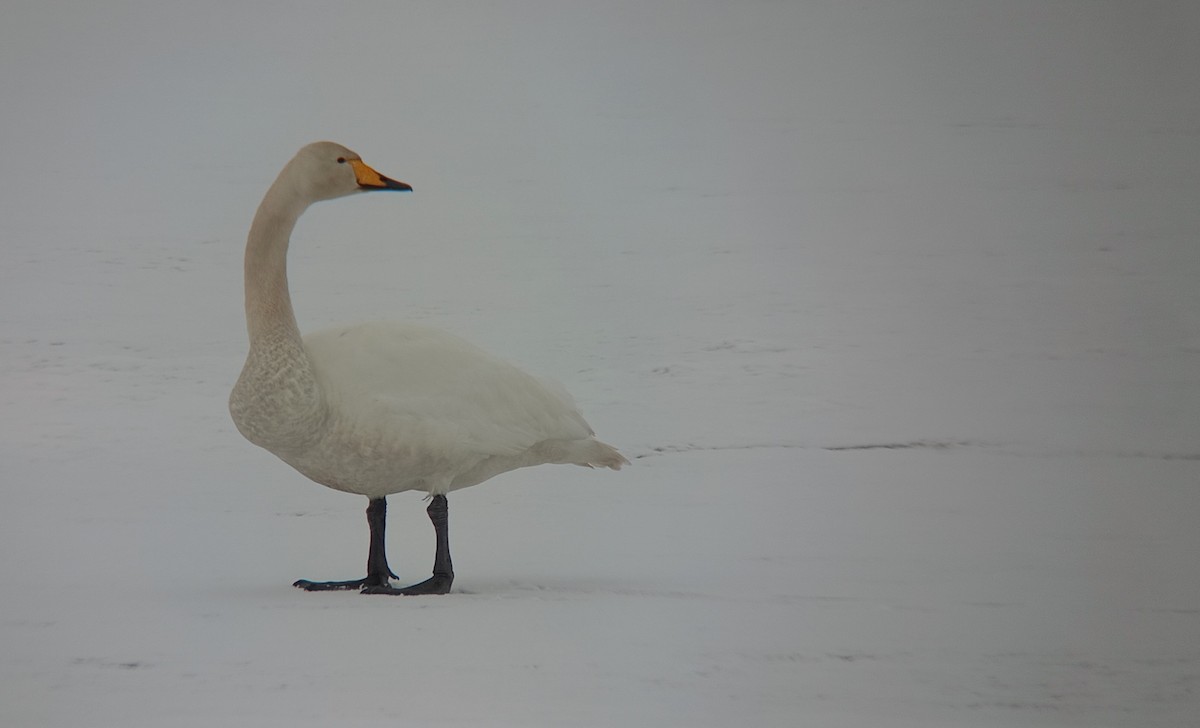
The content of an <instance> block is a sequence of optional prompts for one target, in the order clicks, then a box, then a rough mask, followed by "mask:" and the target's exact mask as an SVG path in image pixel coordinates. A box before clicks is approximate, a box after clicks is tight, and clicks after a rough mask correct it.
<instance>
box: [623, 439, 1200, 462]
mask: <svg viewBox="0 0 1200 728" xmlns="http://www.w3.org/2000/svg"><path fill="white" fill-rule="evenodd" d="M966 449H971V450H987V451H989V452H992V453H996V454H999V455H1015V456H1020V457H1049V458H1055V457H1059V458H1071V457H1079V458H1092V457H1107V458H1120V459H1134V460H1167V461H1173V460H1174V461H1190V462H1200V453H1196V452H1172V451H1163V452H1153V451H1148V450H1120V449H1111V450H1104V449H1097V450H1085V449H1080V448H1054V447H1046V448H1040V447H1037V446H1034V445H1020V444H1001V443H994V442H983V441H979V440H930V439H922V440H898V441H895V442H866V443H854V444H846V445H811V444H808V445H806V444H802V443H788V442H778V443H768V442H761V443H744V444H727V445H697V444H694V443H689V444H685V445H659V446H656V447H652V448H650V450H649V451H648V452H641V453H637V454H635V455H633V459H634V460H642V459H645V458H653V457H659V456H663V455H678V454H684V453H692V452H713V451H729V450H820V451H824V452H846V453H854V452H865V451H868V450H939V451H945V450H966Z"/></svg>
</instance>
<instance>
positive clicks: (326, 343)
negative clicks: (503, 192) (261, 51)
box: [229, 142, 628, 593]
mask: <svg viewBox="0 0 1200 728" xmlns="http://www.w3.org/2000/svg"><path fill="white" fill-rule="evenodd" d="M367 189H395V190H407V189H411V188H409V187H408V186H407V185H405V184H403V183H400V182H395V181H394V180H390V179H388V178H386V177H383V176H381V175H379V174H378V173H376V172H375V171H374V170H372V169H371V168H370V167H367V166H366V165H365V164H363V163H362V161H361V160H360V159H359V157H358V155H357V154H354V153H353V152H351V151H350V150H348V149H346V148H345V147H341V146H339V145H336V144H332V143H330V142H318V143H316V144H310V145H308V146H307V147H304V148H303V149H301V150H300V152H299V153H298V154H297V155H296V157H295V158H293V159H292V161H291V162H289V163H288V165H287V166H286V167H284V169H283V171H282V172H280V174H279V177H278V178H277V179H276V181H275V183H274V184H273V185H272V186H271V188H270V190H268V192H267V195H266V197H264V199H263V201H262V204H261V205H260V206H259V209H258V212H257V214H256V215H255V218H254V223H253V225H252V226H251V229H250V235H249V238H248V240H247V243H246V269H245V274H246V322H247V328H248V330H249V334H250V353H249V355H248V356H247V358H246V364H245V367H244V368H243V370H242V374H241V377H240V378H239V379H238V382H237V384H236V385H235V386H234V389H233V392H232V394H231V396H230V400H229V408H230V412H231V414H232V415H233V420H234V422H235V423H236V424H237V427H238V429H239V430H240V431H241V432H242V434H243V435H245V437H246V438H247V439H248V440H250V441H251V442H253V443H254V444H256V445H259V446H261V447H263V448H265V449H267V450H269V451H271V452H272V453H274V454H275V455H277V456H278V457H279V458H280V459H282V460H283V461H285V462H287V463H288V464H289V465H291V466H292V467H294V468H295V469H296V470H298V471H299V472H301V473H303V474H304V475H306V476H307V477H309V478H311V479H312V480H314V481H316V482H318V483H320V484H322V485H326V486H329V487H330V488H335V489H337V490H342V491H346V492H349V493H357V494H360V495H365V496H367V497H368V498H369V499H370V500H371V504H372V505H371V508H369V509H368V520H369V522H370V524H371V528H372V549H371V553H372V555H371V557H369V559H368V577H367V579H364V580H355V581H352V582H306V581H302V582H297V585H298V586H302V587H305V588H310V589H323V588H350V587H351V586H366V587H370V589H371V590H372V591H383V592H386V593H428V591H429V590H418V591H410V590H394V589H391V587H390V586H388V585H387V583H386V582H387V579H386V576H387V574H389V573H390V572H389V571H388V569H387V565H386V558H385V557H384V556H383V546H382V541H383V519H384V517H385V516H384V514H385V513H386V511H385V510H384V509H385V508H386V506H385V504H384V498H385V497H386V496H387V495H388V494H391V493H399V492H402V491H406V490H420V491H425V492H427V493H429V494H430V495H432V496H435V498H434V504H433V505H431V506H430V515H431V517H433V518H434V523H435V527H437V526H438V521H439V517H440V519H441V520H442V522H443V523H442V526H441V527H440V528H438V536H439V561H441V560H442V559H441V552H442V550H443V549H442V545H443V543H442V542H443V540H444V537H445V533H444V529H445V524H444V521H445V502H446V501H445V494H446V493H447V492H449V491H451V490H455V489H458V488H464V487H467V486H470V485H476V484H478V483H481V482H483V481H485V480H487V479H488V478H491V477H492V476H494V475H498V474H500V473H503V472H507V471H509V470H514V469H516V468H520V467H526V466H531V465H541V464H545V463H563V464H568V463H570V464H576V465H586V466H601V467H609V468H613V469H614V470H615V469H619V468H620V467H621V465H623V464H627V463H628V461H626V460H625V458H624V457H622V456H621V454H620V453H618V452H617V451H616V450H615V449H614V448H612V447H611V446H609V445H606V444H604V443H602V442H600V441H599V440H597V439H595V437H593V433H592V430H591V428H590V427H589V426H588V424H587V422H585V421H584V419H583V416H582V415H580V413H579V411H578V410H577V409H576V408H575V405H574V404H573V403H572V401H571V398H570V396H569V395H567V394H566V392H565V391H562V390H561V389H560V388H558V387H555V386H552V385H548V384H546V383H544V382H542V381H540V380H538V379H536V378H534V377H532V376H530V375H528V374H526V373H525V372H523V371H521V370H520V369H517V368H516V367H514V366H512V365H510V364H507V363H505V362H503V361H501V360H499V359H497V358H495V357H492V356H491V355H489V354H487V353H486V352H484V351H483V350H481V349H479V348H477V347H475V346H473V345H472V344H470V343H468V342H466V341H463V340H462V339H459V338H458V337H455V336H452V335H450V334H447V333H445V332H442V331H438V330H436V329H431V328H427V327H423V326H415V325H410V324H366V325H360V326H351V327H345V328H339V329H330V330H326V331H320V332H316V333H313V334H310V335H308V336H305V337H303V338H301V336H300V333H299V328H298V327H297V325H296V319H295V315H294V314H293V313H292V305H291V299H290V296H289V293H288V287H287V248H288V241H289V238H290V235H291V231H292V228H293V227H294V226H295V223H296V220H297V219H298V218H299V216H300V214H301V213H303V212H304V210H305V209H306V208H307V207H308V206H309V205H310V204H312V203H313V202H316V201H319V200H325V199H332V198H335V197H340V196H343V195H348V194H352V193H354V192H358V191H363V190H367ZM372 508H373V509H375V513H374V518H372V510H371V509H372ZM435 511H436V513H435ZM377 530H378V533H376V531H377ZM377 541H378V543H377ZM377 550H378V553H376V551H377ZM444 562H445V564H444V566H445V567H446V568H445V569H443V571H445V570H447V569H448V568H449V551H448V546H447V548H446V553H445V558H444ZM380 572H382V573H380ZM437 573H438V568H437V565H436V563H435V579H436V575H437ZM452 578H453V575H452V572H451V573H450V579H452ZM381 581H382V583H380V582H381ZM431 581H433V580H431ZM443 581H445V582H446V583H445V584H444V587H445V590H448V589H449V582H448V581H447V580H445V579H443ZM418 586H421V585H418ZM415 588H416V587H414V589H415Z"/></svg>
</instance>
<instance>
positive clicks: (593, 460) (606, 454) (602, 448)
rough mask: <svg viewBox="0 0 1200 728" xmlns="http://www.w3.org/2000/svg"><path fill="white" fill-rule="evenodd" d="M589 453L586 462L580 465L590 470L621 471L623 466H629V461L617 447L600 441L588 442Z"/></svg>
mask: <svg viewBox="0 0 1200 728" xmlns="http://www.w3.org/2000/svg"><path fill="white" fill-rule="evenodd" d="M588 444H589V445H590V447H589V452H588V453H587V459H586V461H585V462H582V463H579V464H580V465H586V466H588V467H589V468H612V469H613V470H620V469H621V466H622V465H628V464H629V461H628V460H626V459H625V456H624V455H622V454H621V453H620V452H618V451H617V449H616V448H615V447H613V446H612V445H609V444H607V443H603V442H600V441H599V440H596V439H592V440H589V441H588Z"/></svg>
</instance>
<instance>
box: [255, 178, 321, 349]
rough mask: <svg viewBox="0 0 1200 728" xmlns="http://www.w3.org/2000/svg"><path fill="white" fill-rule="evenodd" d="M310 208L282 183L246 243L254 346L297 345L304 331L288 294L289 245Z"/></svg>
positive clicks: (257, 217) (274, 189)
mask: <svg viewBox="0 0 1200 728" xmlns="http://www.w3.org/2000/svg"><path fill="white" fill-rule="evenodd" d="M306 207H307V205H306V204H304V203H303V202H301V201H298V200H297V199H296V198H295V196H294V195H290V194H288V190H287V186H286V185H285V184H284V183H283V181H282V180H276V182H275V184H273V185H271V189H270V190H268V191H267V195H266V197H264V198H263V201H262V204H261V205H259V206H258V212H257V213H255V215H254V222H253V223H251V225H250V235H249V237H248V238H247V240H246V261H245V266H246V267H245V275H246V328H247V329H248V331H249V333H250V346H251V348H253V347H254V346H255V345H256V344H260V343H263V342H264V341H266V340H276V341H277V340H279V339H281V338H282V339H288V340H292V341H294V342H295V343H296V344H297V345H298V344H299V342H300V329H299V327H298V326H297V325H296V314H295V313H294V312H293V311H292V298H291V295H290V294H289V293H288V280H287V253H288V241H289V240H290V239H291V235H292V229H293V228H295V227H296V220H298V219H299V218H300V215H301V214H302V213H303V212H304V210H305V208H306Z"/></svg>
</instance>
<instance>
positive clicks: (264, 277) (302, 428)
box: [229, 175, 326, 457]
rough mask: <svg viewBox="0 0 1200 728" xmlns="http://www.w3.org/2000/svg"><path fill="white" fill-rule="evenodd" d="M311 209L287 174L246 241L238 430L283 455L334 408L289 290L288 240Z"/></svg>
mask: <svg viewBox="0 0 1200 728" xmlns="http://www.w3.org/2000/svg"><path fill="white" fill-rule="evenodd" d="M307 207H308V203H307V201H305V200H304V199H303V198H302V197H300V196H299V195H297V194H295V193H294V192H293V191H292V190H291V187H290V185H289V184H288V183H287V181H286V180H285V179H284V176H283V175H281V176H280V179H279V180H276V182H275V184H274V185H272V186H271V189H270V190H268V192H267V195H266V197H264V198H263V201H262V204H261V205H259V207H258V212H257V213H256V214H255V216H254V222H253V223H252V224H251V225H250V235H249V238H248V239H247V241H246V328H247V329H248V331H249V333H250V353H249V355H248V356H247V357H246V365H245V366H244V367H243V368H242V374H241V376H240V377H239V378H238V382H237V385H235V386H234V389H233V393H232V395H231V397H230V400H229V406H230V411H231V413H232V414H233V419H234V422H235V423H236V424H237V426H238V429H239V430H241V432H242V434H243V435H245V436H246V437H247V438H248V439H249V440H250V441H251V442H254V443H256V444H258V445H261V446H263V447H265V448H267V449H269V450H271V451H272V452H275V453H276V454H277V455H280V456H281V457H282V456H284V455H285V454H286V453H289V452H302V451H303V450H304V449H305V448H306V447H309V446H310V445H311V443H312V442H313V440H314V438H316V437H319V435H320V428H321V424H322V422H323V421H324V417H325V412H326V407H325V402H324V399H323V397H322V394H321V388H320V386H319V385H318V382H317V377H316V373H315V372H314V370H313V366H312V361H311V360H310V359H309V357H308V354H307V353H305V351H304V344H303V342H302V340H301V338H300V329H299V327H298V326H297V325H296V315H295V313H293V312H292V299H291V296H290V295H289V294H288V282H287V251H288V240H289V238H290V237H291V233H292V229H293V228H294V227H295V226H296V220H297V219H298V218H299V217H300V215H301V213H303V212H304V210H305V208H307Z"/></svg>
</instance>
